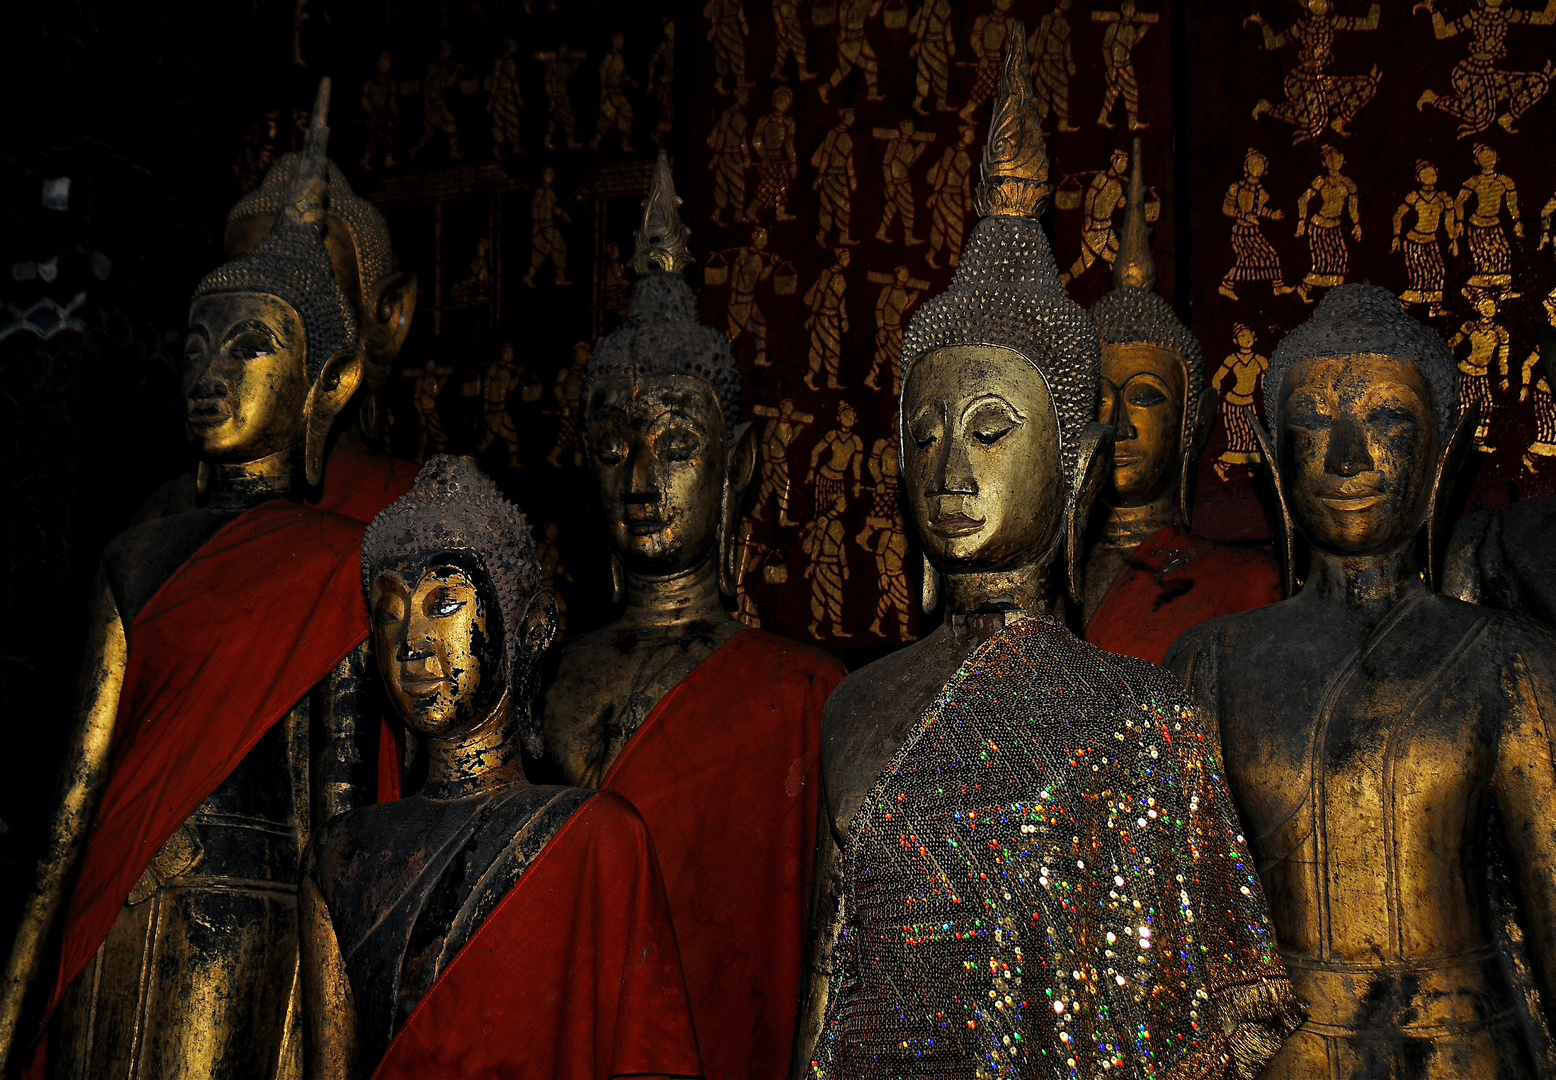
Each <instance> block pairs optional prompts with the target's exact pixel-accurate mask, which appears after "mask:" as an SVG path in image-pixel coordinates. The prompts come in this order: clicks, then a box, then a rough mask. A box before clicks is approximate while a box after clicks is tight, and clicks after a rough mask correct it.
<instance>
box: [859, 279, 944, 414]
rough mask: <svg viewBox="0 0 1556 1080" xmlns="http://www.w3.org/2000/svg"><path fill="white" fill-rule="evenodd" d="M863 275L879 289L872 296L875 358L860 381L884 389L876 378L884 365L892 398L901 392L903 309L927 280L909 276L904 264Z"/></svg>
mask: <svg viewBox="0 0 1556 1080" xmlns="http://www.w3.org/2000/svg"><path fill="white" fill-rule="evenodd" d="M866 277H867V279H868V280H869V281H870V283H871V284H874V285H880V286H882V288H881V291H880V294H879V295H878V296H877V297H876V298H875V359H874V360H872V361H871V362H870V374H868V375H866V376H865V377H864V384H865V385H866V386H868V387H869V388H870V389H871V390H881V389H884V388H883V387H882V386H881V385H880V383H879V382H877V381H876V379H877V376H878V375H879V374H880V372H881V369H882V368H885V369H886V370H887V371H889V372H890V373H891V393H892V396H893V397H896V396H897V395H898V394H900V393H902V329H903V327H904V326H905V325H906V324H907V311H908V308H910V307H912V306H913V303H914V301H916V300H917V299H918V298H919V297H920V296H922V295H923V294H924V290H925V289H928V288H929V282H927V281H920V280H919V279H918V278H916V277H913V276H912V275H911V274H910V272H909V271H908V268H907V267H906V266H899V267H897V269H896V270H894V271H893V272H892V273H890V274H886V273H882V272H881V271H879V270H871V271H870V272H869V274H867V275H866Z"/></svg>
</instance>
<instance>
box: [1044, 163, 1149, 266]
mask: <svg viewBox="0 0 1556 1080" xmlns="http://www.w3.org/2000/svg"><path fill="white" fill-rule="evenodd" d="M1128 173H1129V151H1127V150H1123V149H1116V150H1114V151H1113V156H1112V157H1111V158H1109V159H1108V167H1107V168H1106V169H1099V170H1098V171H1097V173H1096V175H1094V176H1093V177H1092V178H1091V183H1090V184H1089V185H1087V187H1086V198H1085V202H1084V203H1083V204H1082V207H1083V210H1084V212H1085V215H1086V218H1085V220H1084V221H1083V222H1082V223H1081V253H1080V254H1079V255H1077V256H1076V257H1075V263H1074V265H1073V266H1071V267H1070V269H1069V270H1068V271H1066V272H1065V273H1062V274H1060V275H1059V280H1060V282H1061V283H1063V284H1065V285H1068V284H1069V283H1070V282H1072V281H1074V280H1075V279H1076V278H1078V277H1080V276H1081V275H1082V274H1084V273H1085V272H1086V271H1088V270H1090V269H1091V268H1092V267H1093V266H1095V265H1096V263H1097V260H1098V259H1101V260H1102V262H1103V264H1104V265H1106V266H1109V267H1111V266H1112V265H1113V260H1114V259H1115V258H1117V257H1118V230H1117V229H1116V228H1114V227H1113V217H1114V215H1115V214H1117V213H1118V212H1119V211H1120V210H1122V209H1123V208H1124V188H1125V185H1127V184H1128V183H1129V180H1128ZM1158 208H1159V204H1158ZM1158 212H1159V209H1158ZM1146 216H1147V220H1154V216H1155V215H1152V214H1151V213H1150V209H1149V208H1147V211H1146Z"/></svg>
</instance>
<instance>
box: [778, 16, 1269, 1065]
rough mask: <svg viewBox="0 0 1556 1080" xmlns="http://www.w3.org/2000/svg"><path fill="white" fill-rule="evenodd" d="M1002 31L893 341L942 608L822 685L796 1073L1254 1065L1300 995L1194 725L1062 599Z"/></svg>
mask: <svg viewBox="0 0 1556 1080" xmlns="http://www.w3.org/2000/svg"><path fill="white" fill-rule="evenodd" d="M1006 40H1007V42H1008V43H1009V44H1008V45H1007V47H1006V51H1005V56H1004V63H1003V68H1002V71H1001V82H1000V88H999V94H998V97H997V98H996V102H995V106H994V111H993V116H992V118H991V121H990V133H989V138H988V142H987V143H986V144H985V146H984V150H983V167H982V183H981V184H980V185H979V188H978V190H977V193H976V196H975V204H976V206H977V209H978V212H979V214H980V216H981V219H982V220H980V221H979V223H978V225H977V228H976V229H975V230H974V232H973V234H972V237H971V240H970V242H969V243H968V245H967V247H966V249H965V250H964V251H963V253H962V259H961V265H960V266H959V268H958V269H957V272H956V276H955V278H953V280H952V282H951V285H950V287H949V288H948V289H947V290H946V291H945V292H944V293H942V294H941V295H939V296H937V297H934V298H933V299H931V300H929V301H927V302H925V303H924V304H923V305H922V306H921V307H920V308H919V309H918V311H917V312H916V313H915V314H914V316H913V320H912V323H911V324H910V325H909V327H908V330H907V333H906V335H905V337H904V339H903V368H904V377H903V389H902V399H901V412H900V414H899V415H900V429H901V431H902V490H903V493H904V496H905V498H906V501H907V511H908V515H907V516H908V518H909V520H910V521H911V522H912V524H913V528H914V530H915V531H916V532H917V534H918V536H919V541H920V543H921V544H922V546H923V550H924V552H925V558H926V560H927V565H926V567H925V574H926V581H927V583H928V584H927V585H926V590H925V592H926V596H925V607H926V608H927V609H932V608H934V607H935V606H937V605H938V604H942V603H943V605H944V608H945V614H944V621H943V622H942V624H941V625H940V626H939V627H938V628H937V629H935V630H934V631H933V632H931V633H930V634H928V635H926V636H925V637H924V638H923V639H921V640H920V641H918V642H916V643H915V644H913V645H910V646H908V647H907V648H905V649H903V650H901V651H900V652H897V653H894V654H892V655H890V656H888V657H886V658H885V659H882V660H878V661H876V662H875V663H873V664H871V665H869V666H868V667H865V668H863V669H861V670H859V671H857V672H855V673H853V674H852V675H850V676H849V677H848V678H847V679H846V680H845V681H844V682H843V685H842V686H840V687H839V688H838V689H837V691H836V692H835V693H834V694H833V696H832V699H831V701H830V702H829V703H828V705H827V710H826V718H825V721H824V726H823V742H822V746H823V750H822V800H823V802H822V806H823V810H822V816H823V823H822V828H821V837H820V839H819V841H818V848H817V867H816V875H817V879H818V882H819V887H818V898H817V909H816V912H815V914H814V916H813V922H814V924H815V931H814V947H813V949H812V952H811V959H810V970H809V972H808V986H807V991H806V1004H805V1006H804V1011H803V1013H802V1021H801V1023H802V1031H801V1036H800V1039H799V1041H798V1044H797V1048H796V1054H795V1059H794V1064H793V1071H792V1073H791V1075H793V1076H796V1077H798V1076H801V1075H809V1076H815V1077H849V1078H877V1077H879V1078H886V1077H899V1076H967V1077H972V1076H987V1077H995V1076H1024V1077H1047V1076H1052V1077H1070V1076H1084V1077H1096V1076H1103V1075H1111V1074H1112V1073H1113V1071H1114V1070H1117V1071H1118V1074H1119V1075H1142V1076H1143V1075H1146V1074H1147V1073H1148V1072H1149V1073H1150V1074H1151V1075H1162V1076H1195V1077H1222V1076H1227V1077H1247V1078H1252V1077H1253V1076H1254V1075H1255V1074H1256V1073H1257V1072H1258V1070H1259V1068H1260V1067H1261V1066H1262V1064H1263V1063H1264V1061H1265V1060H1266V1059H1267V1058H1268V1057H1269V1056H1270V1055H1271V1054H1272V1053H1273V1052H1274V1050H1275V1048H1276V1046H1278V1045H1279V1041H1280V1038H1281V1036H1282V1035H1283V1034H1284V1033H1285V1032H1286V1031H1288V1030H1290V1028H1291V1027H1292V1026H1294V1013H1295V1003H1294V1001H1293V1000H1292V998H1291V995H1290V988H1289V984H1288V983H1287V981H1286V978H1285V974H1284V972H1283V971H1282V969H1281V966H1280V961H1279V960H1278V959H1277V958H1276V957H1275V955H1274V942H1273V938H1272V935H1271V934H1270V931H1269V925H1268V917H1267V914H1266V912H1265V909H1264V902H1263V898H1262V896H1261V894H1260V891H1259V884H1258V880H1257V879H1256V878H1255V877H1253V876H1252V874H1251V872H1250V870H1249V869H1248V868H1247V867H1246V865H1245V863H1246V858H1245V856H1244V854H1243V850H1242V837H1241V836H1240V835H1239V829H1238V826H1237V821H1236V818H1235V816H1234V815H1233V813H1232V810H1231V803H1230V799H1229V798H1228V797H1227V795H1226V791H1225V789H1224V788H1223V787H1222V785H1221V782H1220V779H1219V777H1218V775H1217V773H1218V772H1219V768H1218V765H1217V763H1216V760H1215V758H1214V756H1213V755H1212V753H1211V748H1210V745H1209V744H1208V742H1207V740H1206V738H1205V733H1204V731H1203V729H1202V728H1201V726H1200V724H1199V722H1198V719H1197V717H1196V716H1195V714H1194V711H1193V710H1192V708H1191V707H1190V706H1189V703H1188V701H1187V698H1186V697H1185V695H1184V694H1183V692H1182V690H1181V689H1180V688H1178V687H1176V686H1175V685H1173V683H1172V681H1171V679H1170V678H1169V677H1168V676H1167V674H1166V673H1165V672H1164V671H1162V670H1161V669H1160V668H1158V667H1156V666H1155V665H1153V664H1149V663H1146V662H1144V661H1140V660H1137V659H1134V658H1131V657H1125V656H1117V655H1114V654H1111V653H1106V652H1103V651H1102V650H1101V649H1098V648H1096V647H1095V646H1092V645H1088V644H1087V643H1085V642H1083V641H1080V640H1079V639H1077V638H1076V637H1075V636H1074V635H1073V634H1072V633H1071V632H1070V631H1069V630H1068V629H1067V628H1066V627H1065V625H1064V624H1063V622H1062V621H1060V619H1059V618H1058V617H1057V615H1058V605H1059V604H1060V603H1061V600H1060V598H1059V597H1058V596H1056V595H1055V594H1054V591H1053V589H1052V588H1051V587H1050V581H1051V578H1052V576H1053V575H1052V571H1053V570H1054V569H1055V567H1056V566H1058V567H1062V568H1063V569H1064V574H1063V577H1064V578H1065V579H1066V581H1067V585H1068V591H1069V593H1070V595H1071V596H1072V597H1073V598H1078V597H1079V596H1080V595H1081V589H1080V578H1079V571H1080V563H1081V560H1080V557H1079V551H1078V541H1079V536H1080V532H1081V528H1082V523H1083V522H1084V521H1085V519H1086V515H1087V511H1088V510H1089V508H1090V506H1091V504H1092V502H1093V500H1094V499H1095V497H1096V495H1097V494H1098V492H1099V491H1100V489H1101V488H1102V487H1103V485H1104V484H1105V483H1106V478H1107V475H1108V466H1109V448H1110V441H1111V432H1110V431H1109V430H1108V429H1107V428H1106V427H1104V426H1103V425H1100V424H1098V423H1096V401H1097V394H1098V390H1099V386H1100V366H1101V343H1100V341H1099V340H1098V337H1097V333H1096V329H1095V327H1094V325H1093V324H1092V322H1091V321H1090V319H1088V318H1087V316H1086V313H1085V312H1084V311H1082V310H1081V308H1080V307H1079V306H1077V305H1076V304H1075V303H1074V302H1073V301H1071V300H1070V299H1069V298H1068V297H1067V296H1066V295H1065V294H1064V291H1063V288H1062V286H1061V285H1060V279H1059V274H1058V269H1057V267H1056V266H1055V265H1054V258H1053V253H1052V251H1051V250H1050V249H1049V246H1048V241H1047V239H1046V237H1045V235H1044V233H1043V229H1042V227H1041V225H1040V224H1039V222H1038V217H1039V215H1040V214H1041V213H1042V212H1043V210H1044V209H1045V208H1046V207H1047V205H1048V201H1049V199H1050V197H1051V195H1052V192H1053V188H1052V185H1051V183H1050V182H1049V170H1048V159H1047V153H1046V148H1045V147H1044V145H1043V140H1042V134H1041V118H1040V116H1039V114H1038V110H1037V106H1036V102H1035V101H1034V99H1033V92H1032V86H1033V84H1032V79H1031V74H1030V71H1029V67H1028V60H1027V54H1026V50H1025V47H1024V46H1025V42H1026V34H1025V32H1024V29H1023V28H1022V26H1021V25H1020V24H1019V23H1017V24H1015V25H1014V26H1013V27H1012V28H1011V31H1010V34H1009V35H1008V36H1007V38H1006Z"/></svg>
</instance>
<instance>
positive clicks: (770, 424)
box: [751, 398, 816, 526]
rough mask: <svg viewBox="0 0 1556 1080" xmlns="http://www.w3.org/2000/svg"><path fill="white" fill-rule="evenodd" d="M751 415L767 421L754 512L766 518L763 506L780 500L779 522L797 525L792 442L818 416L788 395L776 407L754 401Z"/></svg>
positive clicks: (756, 516) (762, 519)
mask: <svg viewBox="0 0 1556 1080" xmlns="http://www.w3.org/2000/svg"><path fill="white" fill-rule="evenodd" d="M751 415H752V416H760V417H762V418H763V419H764V420H766V421H767V427H766V429H765V430H764V431H763V432H762V448H761V466H762V483H761V485H760V486H759V487H758V488H757V490H756V501H755V502H754V503H752V505H751V516H752V517H753V518H755V519H756V520H757V521H766V520H767V518H766V517H765V516H763V513H762V509H763V507H765V506H766V505H767V501H768V500H769V499H771V500H773V501H774V502H776V503H777V504H778V524H779V525H784V526H788V525H797V524H799V522H797V521H794V520H793V519H791V518H790V517H789V489H790V481H789V444H790V443H792V442H793V441H794V437H795V436H796V435H798V434H799V432H800V428H802V427H804V426H805V425H806V424H814V423H815V422H816V418H815V417H814V416H812V415H811V414H810V413H802V412H799V411H798V410H796V409H795V407H794V402H793V401H791V400H790V399H789V398H784V399H783V400H782V401H780V402H779V403H778V406H777V407H776V408H774V407H773V406H771V405H753V406H751Z"/></svg>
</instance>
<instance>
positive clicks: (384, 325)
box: [362, 270, 418, 364]
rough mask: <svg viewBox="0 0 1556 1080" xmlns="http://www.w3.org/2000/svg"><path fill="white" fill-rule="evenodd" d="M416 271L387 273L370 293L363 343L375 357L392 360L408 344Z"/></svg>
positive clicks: (415, 286) (415, 291)
mask: <svg viewBox="0 0 1556 1080" xmlns="http://www.w3.org/2000/svg"><path fill="white" fill-rule="evenodd" d="M417 295H418V287H417V284H416V275H415V274H412V273H410V272H409V271H405V270H396V271H394V272H393V273H389V274H385V275H384V276H383V277H381V278H379V279H378V280H377V281H375V282H374V283H373V287H372V289H371V290H370V292H369V294H368V297H367V304H366V310H365V311H364V312H363V314H364V315H365V316H366V318H365V319H364V320H363V326H362V343H363V345H365V346H366V347H367V351H368V352H370V353H372V354H373V359H374V360H375V361H376V362H378V363H380V364H388V363H389V362H390V361H391V360H393V359H394V358H395V357H396V356H397V355H399V352H400V349H401V347H402V346H404V344H405V337H406V335H407V334H409V333H410V332H411V316H413V315H415V314H416V298H417Z"/></svg>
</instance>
